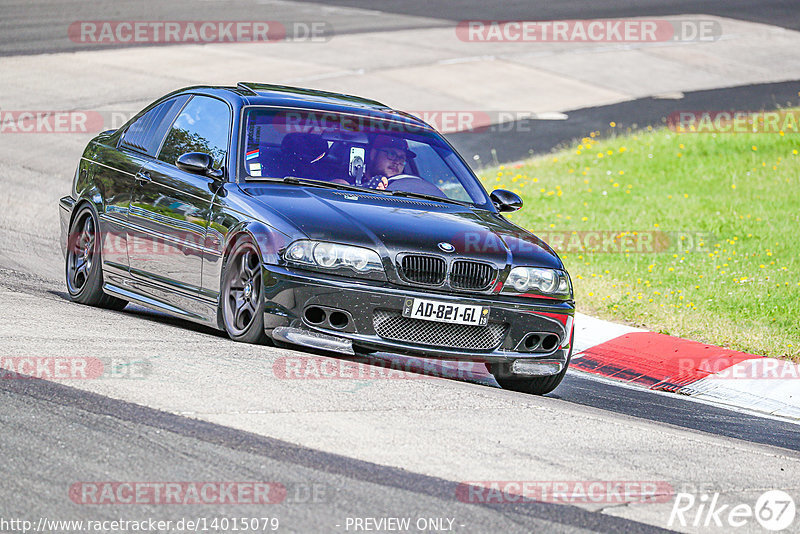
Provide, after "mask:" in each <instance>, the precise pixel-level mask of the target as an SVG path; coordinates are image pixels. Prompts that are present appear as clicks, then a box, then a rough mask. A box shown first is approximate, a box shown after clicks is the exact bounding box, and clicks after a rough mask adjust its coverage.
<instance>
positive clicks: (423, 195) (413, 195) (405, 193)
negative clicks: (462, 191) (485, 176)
mask: <svg viewBox="0 0 800 534" xmlns="http://www.w3.org/2000/svg"><path fill="white" fill-rule="evenodd" d="M384 191H385V192H386V193H389V194H390V195H392V196H394V197H409V198H421V199H423V200H435V201H436V202H449V203H450V204H458V205H459V206H468V207H471V206H472V204H470V203H468V202H463V201H461V200H455V199H452V198H448V197H440V196H437V195H428V194H426V193H412V192H411V191H403V190H398V191H386V190H384Z"/></svg>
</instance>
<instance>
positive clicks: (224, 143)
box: [158, 96, 231, 168]
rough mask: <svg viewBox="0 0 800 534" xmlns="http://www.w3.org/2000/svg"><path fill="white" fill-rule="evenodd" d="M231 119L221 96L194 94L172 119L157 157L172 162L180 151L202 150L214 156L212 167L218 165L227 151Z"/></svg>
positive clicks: (221, 162) (222, 161) (182, 152)
mask: <svg viewBox="0 0 800 534" xmlns="http://www.w3.org/2000/svg"><path fill="white" fill-rule="evenodd" d="M230 121H231V112H230V109H229V108H228V105H227V104H226V103H225V102H223V101H222V100H217V99H216V98H210V97H206V96H195V97H193V98H192V99H191V100H190V101H189V103H188V104H186V107H184V108H183V111H181V113H180V115H178V118H177V119H175V123H174V124H173V125H172V128H171V129H170V130H169V133H168V134H167V138H166V139H165V140H164V145H163V146H162V147H161V152H160V153H159V154H158V159H160V160H161V161H164V162H166V163H170V164H172V165H174V164H175V161H176V160H177V159H178V156H180V155H181V154H186V153H187V152H204V153H206V154H209V155H210V156H211V157H212V158H213V159H214V167H215V168H219V167H220V166H221V165H222V164H223V163H224V162H225V156H226V155H227V153H228V141H229V139H230Z"/></svg>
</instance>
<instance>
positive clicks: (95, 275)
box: [65, 204, 128, 310]
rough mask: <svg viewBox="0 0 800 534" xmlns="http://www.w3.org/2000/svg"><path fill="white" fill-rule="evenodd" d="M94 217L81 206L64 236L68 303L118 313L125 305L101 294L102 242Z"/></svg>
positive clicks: (86, 206)
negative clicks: (65, 242)
mask: <svg viewBox="0 0 800 534" xmlns="http://www.w3.org/2000/svg"><path fill="white" fill-rule="evenodd" d="M99 234H100V230H99V226H98V221H97V215H96V214H95V211H94V210H93V209H92V208H91V206H90V205H88V204H84V205H83V206H82V207H80V208H79V209H78V212H77V213H76V214H75V216H74V217H73V218H72V223H71V224H70V227H69V234H67V256H66V261H65V275H66V282H67V293H68V294H69V298H70V300H72V301H73V302H79V303H81V304H87V305H89V306H97V307H100V308H108V309H111V310H121V309H122V308H124V307H125V305H127V304H128V301H126V300H122V299H120V298H117V297H114V296H111V295H108V294H106V293H104V292H103V269H102V265H103V260H102V257H101V249H102V240H101V239H98V236H99Z"/></svg>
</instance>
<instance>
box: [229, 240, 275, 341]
mask: <svg viewBox="0 0 800 534" xmlns="http://www.w3.org/2000/svg"><path fill="white" fill-rule="evenodd" d="M221 315H222V323H223V325H224V326H225V331H226V332H227V333H228V336H230V338H231V339H233V340H234V341H240V342H242V343H266V342H267V335H266V334H265V333H264V291H263V281H262V277H261V257H260V256H259V255H258V250H257V249H256V246H255V244H254V243H253V242H252V241H251V240H250V239H249V238H242V239H240V240H239V241H238V242H237V243H236V245H234V247H233V249H232V250H231V252H230V254H229V255H228V259H227V261H226V262H225V270H224V274H223V275H222V295H221Z"/></svg>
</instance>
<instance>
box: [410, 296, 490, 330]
mask: <svg viewBox="0 0 800 534" xmlns="http://www.w3.org/2000/svg"><path fill="white" fill-rule="evenodd" d="M403 317H410V318H412V319H423V320H425V321H436V322H439V323H451V324H469V325H473V326H486V324H487V323H488V322H489V306H469V305H466V304H450V303H449V302H439V301H436V300H425V299H415V298H407V299H406V301H405V304H404V305H403Z"/></svg>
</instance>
